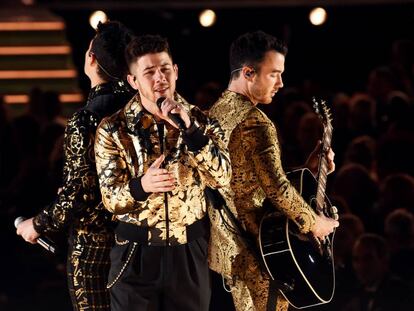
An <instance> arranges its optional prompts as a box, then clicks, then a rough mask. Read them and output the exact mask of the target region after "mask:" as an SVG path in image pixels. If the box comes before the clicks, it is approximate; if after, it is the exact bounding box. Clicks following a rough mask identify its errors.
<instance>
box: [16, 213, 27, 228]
mask: <svg viewBox="0 0 414 311" xmlns="http://www.w3.org/2000/svg"><path fill="white" fill-rule="evenodd" d="M25 220H26V218H24V217H22V216H19V217H17V218H16V219H15V220H14V226H15V227H16V228H17V226H18V225H19V224H20V223H21V222H23V221H25Z"/></svg>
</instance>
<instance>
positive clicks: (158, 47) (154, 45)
mask: <svg viewBox="0 0 414 311" xmlns="http://www.w3.org/2000/svg"><path fill="white" fill-rule="evenodd" d="M161 52H167V53H168V55H169V56H170V57H171V59H172V54H171V50H170V46H169V44H168V41H167V39H166V38H163V37H161V36H159V35H142V36H137V37H135V38H133V39H132V40H131V42H129V44H128V46H127V48H126V50H125V58H126V62H127V64H128V67H130V66H131V64H132V63H133V62H135V61H136V60H137V58H139V57H141V56H143V55H146V54H155V53H161Z"/></svg>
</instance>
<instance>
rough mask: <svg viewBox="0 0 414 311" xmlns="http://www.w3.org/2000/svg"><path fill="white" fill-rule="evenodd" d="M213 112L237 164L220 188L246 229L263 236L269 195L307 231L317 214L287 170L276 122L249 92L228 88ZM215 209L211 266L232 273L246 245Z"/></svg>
mask: <svg viewBox="0 0 414 311" xmlns="http://www.w3.org/2000/svg"><path fill="white" fill-rule="evenodd" d="M209 116H210V117H212V118H215V119H217V120H218V121H219V123H220V126H221V128H222V129H223V131H224V133H225V138H224V141H225V144H226V146H227V147H228V150H229V154H230V160H231V165H232V178H231V182H230V184H229V185H228V186H226V187H224V188H222V189H219V191H220V192H221V194H222V195H223V197H224V198H225V200H226V203H227V205H228V207H229V208H230V209H231V210H232V212H233V213H234V214H235V215H236V217H237V218H238V219H239V220H240V221H241V223H242V224H243V226H244V227H245V228H246V229H247V231H249V232H250V233H252V234H253V236H256V237H257V236H258V233H259V224H260V220H261V218H262V217H263V215H264V209H263V208H262V204H263V201H264V200H265V199H266V198H267V199H269V200H270V201H271V203H272V205H273V206H276V207H277V208H278V210H280V211H281V212H282V213H284V214H285V215H286V216H287V217H288V218H290V219H291V220H293V221H294V222H295V223H296V224H297V225H298V227H299V228H300V229H301V231H302V232H304V233H305V232H308V231H309V230H310V229H311V228H312V226H313V225H314V222H315V215H314V213H313V211H311V209H310V207H309V206H308V205H307V203H306V202H305V201H304V200H303V198H302V197H301V196H300V195H299V193H298V192H297V191H296V190H295V188H294V187H293V186H292V185H291V184H290V182H289V181H288V179H287V177H286V175H285V172H284V170H283V168H282V163H281V156H280V147H279V143H278V138H277V132H276V128H275V126H274V124H273V122H272V121H271V120H270V119H269V118H268V117H267V116H266V115H265V114H264V113H263V112H262V111H261V110H259V109H258V108H257V107H255V106H254V105H253V104H252V102H251V101H250V100H249V99H248V98H247V97H245V96H243V95H241V94H238V93H235V92H231V91H228V90H227V91H225V92H224V93H223V94H222V96H221V97H220V99H219V100H218V101H217V102H216V103H215V104H214V106H213V107H212V108H211V110H210V112H209ZM210 214H211V216H210V220H211V222H212V227H211V237H210V250H209V261H210V267H211V268H212V269H213V270H214V271H216V272H218V273H221V274H223V275H225V276H226V277H228V278H231V277H232V276H233V275H234V271H233V273H232V270H233V269H234V267H233V264H234V262H235V259H236V257H237V256H238V255H239V254H240V253H241V252H242V251H243V247H241V245H240V242H239V241H238V240H237V238H236V237H235V236H234V234H232V233H231V232H230V231H229V230H228V229H227V227H226V226H225V225H223V222H222V218H221V217H220V216H219V215H218V212H217V211H216V210H211V211H210ZM242 270H244V271H246V270H247V267H244V268H242Z"/></svg>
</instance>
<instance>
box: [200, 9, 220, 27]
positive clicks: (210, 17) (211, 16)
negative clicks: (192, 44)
mask: <svg viewBox="0 0 414 311" xmlns="http://www.w3.org/2000/svg"><path fill="white" fill-rule="evenodd" d="M198 20H199V22H200V24H201V26H203V27H211V26H213V25H214V23H215V22H216V13H215V12H214V11H213V10H204V11H202V12H201V13H200V15H199V17H198Z"/></svg>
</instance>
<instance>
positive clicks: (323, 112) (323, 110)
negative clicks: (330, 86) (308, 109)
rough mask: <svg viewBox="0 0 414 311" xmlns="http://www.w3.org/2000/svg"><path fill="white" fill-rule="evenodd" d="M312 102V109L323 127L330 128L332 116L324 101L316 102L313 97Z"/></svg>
mask: <svg viewBox="0 0 414 311" xmlns="http://www.w3.org/2000/svg"><path fill="white" fill-rule="evenodd" d="M312 101H313V109H314V110H315V112H316V114H317V115H318V116H319V118H321V120H322V122H323V124H324V126H325V127H331V124H332V114H331V110H330V109H329V108H328V106H327V105H326V101H324V100H321V101H317V100H316V99H315V97H313V98H312Z"/></svg>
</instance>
